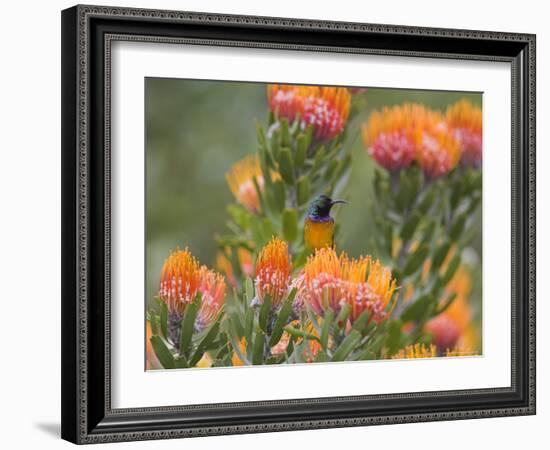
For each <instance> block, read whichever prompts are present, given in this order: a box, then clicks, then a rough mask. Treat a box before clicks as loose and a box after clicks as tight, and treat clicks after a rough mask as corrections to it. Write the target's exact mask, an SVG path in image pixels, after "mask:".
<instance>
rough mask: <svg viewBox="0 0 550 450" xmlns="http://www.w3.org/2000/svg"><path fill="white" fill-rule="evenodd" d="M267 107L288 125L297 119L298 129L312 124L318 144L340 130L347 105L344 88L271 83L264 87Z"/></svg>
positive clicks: (347, 111) (347, 110) (348, 101)
mask: <svg viewBox="0 0 550 450" xmlns="http://www.w3.org/2000/svg"><path fill="white" fill-rule="evenodd" d="M267 98H268V104H269V108H270V109H271V110H272V111H273V112H274V113H276V114H277V116H278V117H285V118H287V119H288V120H289V122H292V121H294V120H295V119H296V118H297V117H298V116H299V117H300V120H301V126H302V128H304V129H305V128H306V127H307V126H309V125H313V129H314V137H315V139H316V140H318V141H329V140H332V139H334V138H335V137H336V136H338V135H339V134H340V133H341V132H342V131H343V129H344V127H345V125H346V122H347V119H348V116H349V109H350V104H351V94H350V92H349V90H348V89H347V88H339V87H325V86H297V85H279V84H272V85H268V87H267Z"/></svg>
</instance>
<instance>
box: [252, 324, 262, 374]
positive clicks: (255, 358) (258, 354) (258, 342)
mask: <svg viewBox="0 0 550 450" xmlns="http://www.w3.org/2000/svg"><path fill="white" fill-rule="evenodd" d="M264 345H265V334H264V333H263V331H260V330H258V331H257V332H256V338H255V339H254V350H253V352H252V364H254V365H255V366H256V365H260V364H262V363H263V360H264Z"/></svg>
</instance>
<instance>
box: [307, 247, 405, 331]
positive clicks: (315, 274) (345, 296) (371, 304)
mask: <svg viewBox="0 0 550 450" xmlns="http://www.w3.org/2000/svg"><path fill="white" fill-rule="evenodd" d="M299 286H300V289H299V292H298V297H299V301H300V302H301V303H303V304H307V305H309V306H310V307H311V308H312V309H313V311H314V312H315V313H317V314H319V315H323V313H324V311H325V310H326V309H328V308H330V309H332V310H333V311H335V312H338V311H339V310H340V309H341V307H342V306H343V304H345V303H347V304H349V305H350V306H351V314H350V320H351V321H352V322H353V321H354V320H355V319H357V318H358V317H359V316H360V315H361V313H363V311H365V310H369V311H370V313H371V317H372V318H373V320H375V321H377V322H379V321H381V320H383V319H385V317H386V312H385V308H386V306H387V305H388V303H389V301H390V299H391V297H392V295H393V293H394V291H395V280H392V279H391V273H390V270H389V269H388V268H385V267H382V266H381V265H380V263H379V261H373V260H372V258H371V257H370V256H365V257H361V258H359V259H353V258H348V256H347V255H346V254H345V253H342V254H341V255H340V257H338V256H337V254H336V252H335V251H334V250H333V249H331V248H321V249H318V250H317V251H316V252H315V254H314V255H312V256H310V257H309V258H308V260H307V263H306V265H305V267H304V270H303V273H302V276H301V281H300V283H299Z"/></svg>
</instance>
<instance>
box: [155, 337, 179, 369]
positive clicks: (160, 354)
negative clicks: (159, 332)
mask: <svg viewBox="0 0 550 450" xmlns="http://www.w3.org/2000/svg"><path fill="white" fill-rule="evenodd" d="M150 341H151V345H152V346H153V350H155V354H156V355H157V358H158V360H159V362H160V363H161V364H162V367H164V368H165V369H174V368H175V364H174V357H173V356H172V353H171V352H170V350H168V347H166V344H165V343H164V341H163V340H162V338H161V337H160V336H151V339H150Z"/></svg>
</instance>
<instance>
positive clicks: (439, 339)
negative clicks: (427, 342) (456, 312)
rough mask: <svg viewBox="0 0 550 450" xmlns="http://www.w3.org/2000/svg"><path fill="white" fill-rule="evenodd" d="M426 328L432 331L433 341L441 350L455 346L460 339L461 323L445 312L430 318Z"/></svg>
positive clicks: (429, 331)
mask: <svg viewBox="0 0 550 450" xmlns="http://www.w3.org/2000/svg"><path fill="white" fill-rule="evenodd" d="M424 329H425V330H426V331H427V332H428V333H431V335H432V342H433V343H434V345H435V346H436V347H437V348H438V350H439V351H440V352H445V351H446V350H448V349H452V348H454V347H455V346H456V344H457V342H458V340H459V339H460V334H461V330H460V327H459V325H458V324H457V323H456V322H455V321H453V320H452V319H451V318H450V317H448V316H446V315H444V314H440V315H439V316H436V317H434V318H433V319H430V320H429V321H428V323H427V324H426V325H425V327H424Z"/></svg>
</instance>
